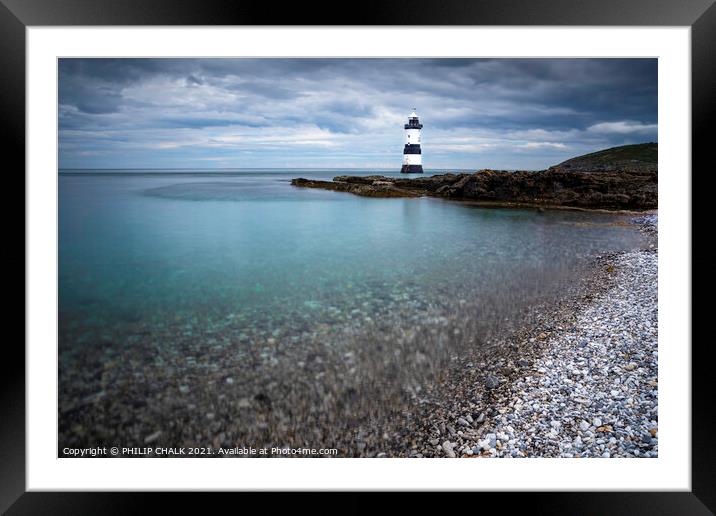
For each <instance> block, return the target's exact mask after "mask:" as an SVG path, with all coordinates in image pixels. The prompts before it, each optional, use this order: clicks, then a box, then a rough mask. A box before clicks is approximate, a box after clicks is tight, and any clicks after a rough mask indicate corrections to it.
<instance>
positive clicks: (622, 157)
mask: <svg viewBox="0 0 716 516" xmlns="http://www.w3.org/2000/svg"><path fill="white" fill-rule="evenodd" d="M658 155H659V146H658V144H657V143H653V142H651V143H638V144H636V145H622V146H621V147H612V148H610V149H604V150H600V151H597V152H592V153H590V154H584V155H583V156H577V157H576V158H572V159H568V160H567V161H563V162H562V163H560V164H559V165H556V166H555V167H554V168H561V169H569V170H614V169H619V168H627V169H633V168H639V169H642V168H645V169H656V168H657V163H658V161H659V160H658Z"/></svg>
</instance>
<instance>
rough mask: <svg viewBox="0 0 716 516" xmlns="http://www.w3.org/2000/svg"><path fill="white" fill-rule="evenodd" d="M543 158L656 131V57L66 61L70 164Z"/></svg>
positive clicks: (63, 153) (522, 164) (493, 163)
mask: <svg viewBox="0 0 716 516" xmlns="http://www.w3.org/2000/svg"><path fill="white" fill-rule="evenodd" d="M413 107H416V108H417V110H418V114H419V115H420V118H421V122H422V123H423V124H424V128H423V163H424V166H425V167H426V168H427V169H430V168H434V169H444V168H455V169H479V168H504V169H539V168H545V167H547V166H549V165H553V164H556V163H558V162H560V161H563V160H564V159H567V158H569V157H572V156H575V155H579V154H583V153H585V152H591V151H595V150H599V149H602V148H605V147H610V146H614V145H622V144H627V143H640V142H647V141H656V140H657V61H656V59H430V60H424V59H61V60H60V64H59V130H60V135H59V144H60V152H59V157H60V167H61V168H224V167H228V168H233V167H246V168H257V167H259V168H260V167H269V168H274V167H357V168H398V167H400V164H401V160H402V147H403V143H404V142H403V139H404V131H403V124H404V123H405V121H406V118H407V115H408V114H409V113H410V111H411V109H412V108H413Z"/></svg>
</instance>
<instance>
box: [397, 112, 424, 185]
mask: <svg viewBox="0 0 716 516" xmlns="http://www.w3.org/2000/svg"><path fill="white" fill-rule="evenodd" d="M422 128H423V124H421V123H420V121H419V120H418V114H417V113H416V112H415V108H413V112H412V113H410V116H409V117H408V123H407V124H405V147H404V149H403V167H402V168H401V169H400V171H401V172H402V173H404V174H422V172H423V156H422V154H421V153H420V130H421V129H422Z"/></svg>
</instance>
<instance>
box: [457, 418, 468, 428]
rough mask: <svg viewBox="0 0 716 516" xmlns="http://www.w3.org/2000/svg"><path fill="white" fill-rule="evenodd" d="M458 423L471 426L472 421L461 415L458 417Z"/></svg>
mask: <svg viewBox="0 0 716 516" xmlns="http://www.w3.org/2000/svg"><path fill="white" fill-rule="evenodd" d="M457 423H458V424H459V425H463V426H470V423H469V422H468V421H467V420H466V419H463V418H461V417H460V418H458V419H457Z"/></svg>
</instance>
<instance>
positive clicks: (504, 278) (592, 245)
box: [59, 170, 640, 445]
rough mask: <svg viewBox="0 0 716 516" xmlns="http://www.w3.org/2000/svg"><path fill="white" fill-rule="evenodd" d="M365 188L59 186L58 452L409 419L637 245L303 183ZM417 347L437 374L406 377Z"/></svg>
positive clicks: (227, 174) (207, 180) (184, 183)
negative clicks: (523, 315)
mask: <svg viewBox="0 0 716 516" xmlns="http://www.w3.org/2000/svg"><path fill="white" fill-rule="evenodd" d="M360 173H363V174H366V175H367V174H371V173H375V171H364V172H361V171H349V170H322V171H310V170H290V171H287V170H251V171H221V172H209V171H134V170H133V171H95V172H92V171H82V172H79V171H62V173H61V174H60V176H59V329H60V334H59V351H60V400H59V402H60V413H61V417H60V434H61V442H63V443H65V444H68V443H69V444H72V445H88V444H92V443H94V444H101V443H104V442H106V440H107V439H110V438H116V437H117V436H121V437H122V439H123V442H128V443H129V442H134V443H135V444H137V445H141V444H142V443H143V442H144V441H143V439H144V437H145V436H146V435H150V434H153V433H154V432H155V431H156V430H157V428H159V429H162V432H163V434H162V435H163V437H162V444H164V445H179V444H191V445H206V443H207V442H214V441H213V440H215V439H218V437H217V436H223V437H222V439H224V440H226V441H227V444H231V443H232V442H235V439H236V438H238V437H237V436H242V438H243V439H248V438H249V437H252V436H253V437H255V436H256V435H261V436H262V437H261V438H262V439H266V436H265V434H259V433H254V430H255V431H256V432H269V433H270V436H272V437H275V438H276V439H278V438H279V437H280V438H281V439H283V441H281V442H283V443H286V442H292V441H291V439H295V440H296V442H299V443H305V442H308V438H305V437H304V438H302V439H303V440H300V441H299V440H298V437H297V436H299V435H301V432H302V431H305V432H308V431H309V430H310V429H313V428H315V426H316V425H317V424H319V423H317V422H316V421H315V420H314V419H312V418H316V417H318V416H316V414H318V413H319V412H321V411H323V412H324V413H327V414H329V415H328V416H321V417H323V419H321V421H322V422H321V423H320V424H321V425H323V424H325V425H334V424H335V425H337V424H338V423H337V422H335V421H333V419H331V418H333V417H334V416H335V414H339V411H338V410H337V409H336V408H335V407H334V408H329V407H328V405H327V401H326V400H327V399H335V400H343V399H344V398H345V399H350V400H353V401H351V403H353V405H350V411H351V412H350V414H353V415H354V416H355V417H356V418H359V415H360V414H362V413H363V412H361V410H363V411H364V412H365V411H366V410H368V409H367V408H366V407H367V406H368V405H370V410H373V411H376V410H377V408H376V407H378V406H380V403H382V402H379V401H378V399H377V398H380V397H381V396H384V397H385V399H386V400H387V399H388V398H389V397H390V399H391V400H392V401H391V403H394V402H395V403H398V401H395V400H402V398H401V397H400V396H399V394H400V393H401V392H404V391H405V389H406V385H408V384H410V385H413V380H415V378H417V377H418V376H420V375H422V376H420V377H421V378H430V377H431V376H430V375H434V374H435V370H436V368H437V366H438V365H439V364H443V363H444V361H445V360H447V358H446V357H447V355H449V354H451V353H452V351H451V352H450V353H448V352H447V351H445V350H447V349H450V350H458V351H460V350H461V349H464V348H465V347H466V346H473V345H475V342H477V341H478V340H479V336H480V335H479V334H480V332H482V331H485V330H484V329H485V328H487V327H491V328H495V327H497V328H499V327H500V326H501V325H503V324H505V322H504V321H505V320H506V319H508V318H509V317H511V316H512V315H513V314H514V313H516V312H517V310H518V309H520V308H524V306H525V305H527V304H529V303H531V302H533V301H537V300H544V299H548V298H549V296H551V295H554V294H555V292H557V291H558V290H559V289H560V288H561V287H562V286H563V285H565V284H569V283H570V282H572V281H573V280H574V279H576V278H577V277H578V275H579V271H580V270H581V267H582V266H583V265H584V264H585V263H586V261H587V260H586V259H587V258H588V257H589V256H592V255H595V254H601V253H605V252H610V251H618V250H624V249H629V248H632V247H635V246H637V245H639V242H640V237H639V235H638V233H637V232H636V231H634V230H633V229H631V228H630V227H628V226H627V225H624V224H620V223H619V222H620V221H623V220H624V216H617V215H611V214H603V213H601V214H598V213H584V212H570V211H548V212H544V213H540V212H537V211H535V210H527V209H523V210H512V209H486V208H479V207H475V206H471V205H468V204H464V203H458V202H449V201H444V200H440V199H433V198H420V199H370V198H362V197H358V196H354V195H351V194H346V193H339V192H329V191H323V190H316V189H303V188H297V187H293V186H291V185H290V179H291V178H293V177H312V178H320V179H328V178H331V177H333V176H335V175H340V174H360ZM379 173H381V174H384V175H387V174H389V172H386V171H382V172H379ZM396 175H398V174H396ZM403 177H404V176H403ZM473 322H474V323H476V324H477V323H479V324H478V325H475V324H472V323H473ZM468 337H469V338H468ZM378 341H380V342H385V343H387V344H386V345H385V346H383V345H380V346H377V345H374V344H375V343H376V342H378ZM416 350H420V353H422V355H420V356H419V358H420V362H421V363H423V362H425V359H424V358H422V357H424V356H427V357H428V359H427V360H428V363H429V364H430V371H427V372H424V373H420V374H419V373H418V369H417V368H416V367H414V365H413V366H409V367H408V366H406V365H405V364H406V363H407V362H405V361H406V360H408V358H405V357H408V356H409V355H410V353H411V352H413V351H415V352H416V353H417V351H416ZM401 353H402V354H401ZM410 356H413V358H415V356H417V355H415V354H413V355H410ZM316 357H321V358H320V360H319V359H317V358H316ZM346 357H348V358H346ZM411 360H412V359H411ZM330 364H334V366H331V365H330ZM421 371H422V370H421ZM428 373H429V374H428ZM307 379H310V382H308V383H306V380H307ZM227 382H228V383H227ZM219 385H220V386H221V387H220V388H219V387H217V386H219ZM301 385H303V387H301ZM376 386H379V391H380V393H376V392H374V391H375V389H376V388H377V387H376ZM302 389H303V390H302ZM371 389H372V390H371ZM391 389H392V390H391ZM326 393H331V397H327V394H326ZM346 393H348V394H346ZM356 393H357V394H356ZM363 393H364V394H363ZM247 396H248V399H249V401H250V402H251V403H254V404H255V405H256V408H255V410H254V409H252V411H251V412H249V413H247V412H246V409H245V408H241V407H246V406H248V405H247V403H249V402H243V401H242V403H241V406H240V407H239V408H237V406H236V404H235V400H237V399H240V400H244V399H247ZM346 396H348V398H346ZM361 396H364V398H365V400H370V403H368V402H365V403H363V404H361V403H362V402H359V401H355V399H360V397H361ZM266 399H271V400H273V401H272V402H271V403H270V404H267V403H266V402H265V400H266ZM227 400H229V401H227ZM251 400H259V402H260V403H259V402H254V401H251ZM401 402H402V401H401ZM232 403H233V404H232ZM336 403H337V402H336ZM385 403H386V404H387V403H388V401H385ZM340 406H341V407H344V408H343V409H341V410H348V409H346V408H345V407H348V406H349V405H348V404H347V403H346V402H341V403H340ZM192 407H210V408H203V409H201V410H203V411H204V412H208V413H210V414H211V418H212V419H211V422H212V423H211V425H208V424H205V423H201V418H203V417H204V413H203V412H202V413H201V414H199V415H197V414H196V411H197V410H200V409H198V408H192ZM267 407H268V408H267ZM317 407H319V408H317ZM361 407H363V408H361ZM262 410H263V411H264V412H262ZM179 414H183V416H182V417H184V421H185V422H186V423H185V424H184V425H183V426H181V425H180V426H175V424H174V423H173V421H175V420H176V418H178V417H180V416H179ZM207 417H208V416H207ZM335 417H337V416H335ZM342 417H343V419H341V422H344V421H346V416H345V414H343V416H342ZM197 418H198V419H197ZM360 418H362V419H361V420H366V419H365V418H364V417H362V416H360ZM360 418H359V419H360ZM195 420H196V421H198V422H197V423H196V424H197V425H198V426H199V427H200V428H201V430H199V429H193V430H190V429H189V428H190V427H191V425H190V424H189V423H188V422H191V421H195ZM341 424H343V423H341ZM267 428H268V429H269V430H266V429H267ZM287 428H289V429H290V432H289V431H288V430H286V429H287ZM97 429H101V431H100V430H97ZM311 431H312V430H311ZM361 431H363V430H361ZM334 434H335V435H338V433H337V431H336V432H334V433H333V434H331V433H330V432H329V434H326V435H334ZM199 435H201V438H199V437H197V436H199ZM311 435H312V434H311ZM129 436H132V437H131V438H130V437H129ZM231 436H233V437H231ZM164 439H167V441H164Z"/></svg>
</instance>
